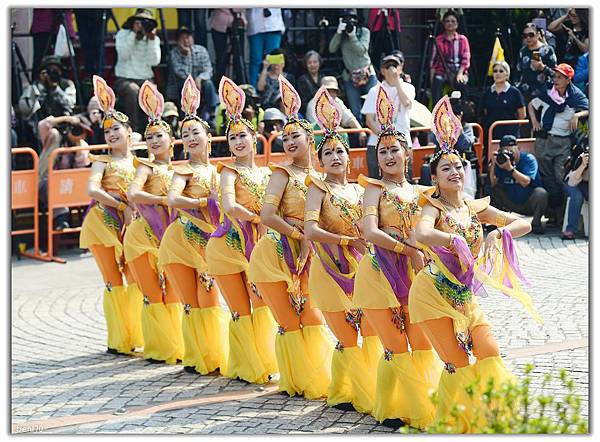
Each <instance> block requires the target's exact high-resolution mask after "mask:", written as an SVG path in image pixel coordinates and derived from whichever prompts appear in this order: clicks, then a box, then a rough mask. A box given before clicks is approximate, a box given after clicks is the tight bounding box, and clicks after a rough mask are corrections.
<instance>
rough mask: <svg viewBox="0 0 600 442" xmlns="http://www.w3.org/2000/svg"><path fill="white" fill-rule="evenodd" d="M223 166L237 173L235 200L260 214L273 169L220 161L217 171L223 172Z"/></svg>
mask: <svg viewBox="0 0 600 442" xmlns="http://www.w3.org/2000/svg"><path fill="white" fill-rule="evenodd" d="M223 167H225V168H227V169H230V170H233V171H234V172H235V173H236V175H237V176H236V178H235V201H236V202H237V203H238V204H240V205H242V206H244V207H245V208H246V209H248V210H250V211H251V212H254V213H256V214H257V215H258V214H260V210H261V209H262V204H263V199H264V197H265V190H266V189H267V184H268V182H269V175H271V170H270V169H269V168H268V167H256V168H249V167H240V166H238V165H236V164H225V163H221V162H219V163H218V164H217V172H218V173H221V170H222V169H223Z"/></svg>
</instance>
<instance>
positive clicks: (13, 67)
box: [10, 23, 31, 105]
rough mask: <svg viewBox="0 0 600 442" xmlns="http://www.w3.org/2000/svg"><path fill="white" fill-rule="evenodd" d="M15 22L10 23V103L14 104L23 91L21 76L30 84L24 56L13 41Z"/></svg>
mask: <svg viewBox="0 0 600 442" xmlns="http://www.w3.org/2000/svg"><path fill="white" fill-rule="evenodd" d="M15 26H16V25H15V23H12V24H11V25H10V51H11V57H10V61H11V63H10V73H11V78H12V80H13V81H12V83H11V86H12V90H11V93H12V100H11V102H12V104H13V105H16V104H17V103H18V101H19V97H21V94H22V93H23V79H22V77H21V76H24V77H25V80H27V84H31V79H30V78H29V74H28V73H27V63H25V58H24V57H23V54H22V53H21V49H20V48H19V45H18V44H17V42H16V41H15V36H14V34H15Z"/></svg>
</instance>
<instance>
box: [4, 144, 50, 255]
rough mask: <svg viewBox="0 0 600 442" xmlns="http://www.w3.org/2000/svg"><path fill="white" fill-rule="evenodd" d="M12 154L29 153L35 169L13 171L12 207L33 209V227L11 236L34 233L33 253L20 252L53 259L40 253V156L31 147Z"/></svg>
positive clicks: (16, 148) (16, 150) (13, 208)
mask: <svg viewBox="0 0 600 442" xmlns="http://www.w3.org/2000/svg"><path fill="white" fill-rule="evenodd" d="M11 154H12V155H18V154H28V155H31V158H32V159H33V169H28V170H13V171H11V209H12V210H18V209H33V228H32V229H22V230H11V232H10V235H11V236H19V235H29V234H33V253H28V252H26V251H21V250H19V254H20V255H22V256H26V257H28V258H33V259H38V260H40V261H51V259H50V258H48V257H45V256H43V255H42V254H41V253H40V226H39V222H40V221H39V200H38V181H39V177H38V166H39V161H40V160H39V157H38V154H37V153H36V151H35V150H33V149H31V148H30V147H15V148H14V149H11Z"/></svg>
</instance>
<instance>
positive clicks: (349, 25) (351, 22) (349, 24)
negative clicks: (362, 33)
mask: <svg viewBox="0 0 600 442" xmlns="http://www.w3.org/2000/svg"><path fill="white" fill-rule="evenodd" d="M342 22H343V23H346V34H351V33H352V31H354V28H355V27H356V25H357V24H358V20H356V19H355V18H353V17H344V18H342Z"/></svg>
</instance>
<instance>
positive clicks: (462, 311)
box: [408, 97, 541, 432]
mask: <svg viewBox="0 0 600 442" xmlns="http://www.w3.org/2000/svg"><path fill="white" fill-rule="evenodd" d="M433 127H434V133H435V136H436V137H437V139H438V142H439V145H440V148H439V149H438V150H437V151H436V152H435V153H434V155H433V157H432V163H431V172H432V176H434V177H435V179H436V181H437V185H436V187H435V189H428V190H426V191H424V192H422V196H423V199H424V202H426V204H424V207H423V209H422V216H421V220H420V221H419V223H418V225H417V228H416V239H417V241H418V242H420V243H422V244H423V245H424V246H425V250H426V251H427V253H428V254H429V255H430V256H431V257H432V258H433V262H430V263H429V264H428V265H427V266H425V267H424V268H423V270H422V271H421V272H420V273H419V274H418V275H417V276H416V277H415V279H414V281H413V283H412V286H411V288H410V294H409V298H408V299H409V301H408V306H409V313H410V318H411V321H412V322H413V323H415V324H419V325H420V326H421V328H422V330H423V331H424V332H425V335H426V336H427V337H428V338H429V340H430V341H431V343H432V344H433V346H434V348H435V350H436V352H437V353H438V355H439V356H440V358H441V359H442V361H443V362H444V363H445V371H444V372H443V373H442V375H441V378H440V383H439V393H438V394H439V396H438V408H437V415H436V420H437V421H439V422H442V423H448V424H449V425H451V426H453V427H452V428H453V429H454V431H459V432H473V431H477V429H478V427H479V426H480V425H482V423H483V422H482V419H483V413H482V412H480V410H479V409H480V407H479V406H478V405H477V401H478V400H480V398H481V391H479V389H481V390H483V389H485V388H486V386H487V384H488V381H489V380H493V382H494V385H495V386H496V388H498V387H499V386H500V384H501V383H502V382H503V381H509V380H511V378H512V375H511V374H510V373H509V372H508V370H507V369H506V368H505V366H504V363H503V362H502V359H501V358H500V356H499V354H500V353H499V349H498V344H497V342H496V339H495V338H494V335H493V334H492V331H491V326H490V324H489V322H488V321H487V320H486V319H485V316H484V314H483V312H482V311H481V310H480V308H479V305H478V304H477V301H476V300H475V297H474V296H473V295H474V294H477V293H478V292H479V291H480V290H482V285H481V283H482V282H485V283H486V284H490V285H492V286H494V287H496V288H498V289H500V290H502V292H504V293H505V294H507V295H509V296H512V297H514V298H516V299H518V300H519V301H520V302H522V303H523V305H524V306H525V307H526V308H527V310H528V311H529V312H530V313H531V314H532V316H533V317H534V318H536V319H538V320H539V321H541V318H540V317H539V315H538V314H537V313H536V312H535V310H534V309H533V306H532V304H531V299H530V298H529V296H528V295H527V294H525V293H523V292H522V291H521V289H520V283H519V280H521V281H524V282H525V279H524V277H523V276H522V274H521V271H520V269H519V265H518V261H517V259H516V255H515V252H514V245H513V242H512V238H513V237H519V236H523V235H525V234H526V233H527V232H529V230H530V229H531V225H530V224H529V223H528V222H526V221H525V220H523V219H520V218H517V217H516V216H514V215H510V214H507V213H504V212H501V211H499V210H497V209H495V208H494V207H492V206H490V205H489V197H488V198H484V199H479V200H474V201H469V200H464V199H463V197H462V188H463V182H464V170H463V165H462V162H461V159H460V157H459V156H458V154H457V152H456V151H455V150H454V149H453V146H454V143H455V142H456V139H457V137H458V134H459V133H460V121H459V120H458V119H457V118H456V117H455V116H454V114H453V113H452V109H451V107H450V103H449V100H448V98H447V97H444V98H443V99H442V100H440V101H439V102H438V103H437V104H436V106H435V108H434V111H433ZM482 222H485V223H490V224H493V225H496V226H497V227H498V229H497V230H494V231H492V232H490V233H489V234H488V236H487V238H486V239H485V244H483V243H484V239H483V230H482V227H481V223H482ZM500 240H501V244H502V245H501V248H500V247H499V245H498V244H499V242H500ZM482 245H484V247H483V249H484V250H483V257H482V259H478V258H479V254H480V250H481V246H482ZM490 273H491V275H492V276H489V275H488V274H490ZM505 284H506V285H505ZM471 355H472V356H474V357H475V358H476V361H477V362H475V364H473V365H471V364H470V363H469V356H471ZM471 384H473V385H475V386H476V391H475V392H474V394H473V395H472V397H473V399H471V398H470V397H469V395H468V394H467V392H466V391H465V389H466V388H467V387H468V386H469V385H471ZM453 405H457V406H464V411H462V412H461V413H459V415H458V416H457V417H456V420H455V419H454V417H452V416H451V410H452V407H453ZM478 411H479V413H478ZM477 413H478V414H477Z"/></svg>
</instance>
